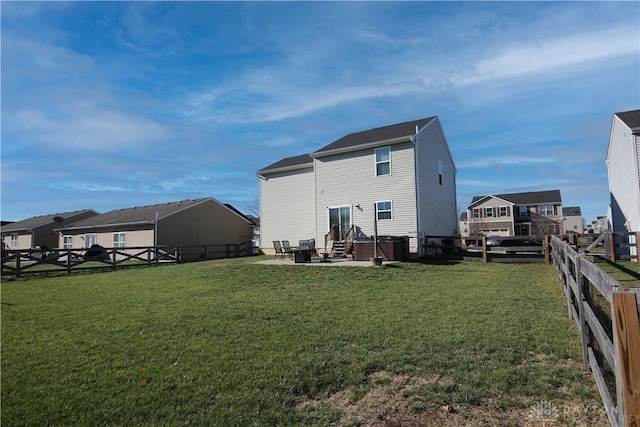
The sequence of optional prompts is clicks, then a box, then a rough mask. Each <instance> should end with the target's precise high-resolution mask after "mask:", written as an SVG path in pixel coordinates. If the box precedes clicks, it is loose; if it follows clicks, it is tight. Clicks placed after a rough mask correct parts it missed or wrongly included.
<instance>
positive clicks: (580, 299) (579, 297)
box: [569, 256, 589, 368]
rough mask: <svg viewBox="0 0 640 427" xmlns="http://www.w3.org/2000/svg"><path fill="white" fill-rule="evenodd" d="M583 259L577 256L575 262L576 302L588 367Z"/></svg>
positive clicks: (585, 364)
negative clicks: (582, 271)
mask: <svg viewBox="0 0 640 427" xmlns="http://www.w3.org/2000/svg"><path fill="white" fill-rule="evenodd" d="M581 261H582V257H580V256H577V257H576V262H575V263H574V267H575V274H576V276H575V281H576V285H577V286H576V287H577V288H578V294H577V295H576V300H577V301H576V302H577V303H578V307H577V308H578V324H579V325H580V331H579V332H580V339H581V340H582V363H584V366H585V367H586V368H588V367H589V353H588V344H589V336H588V334H587V327H586V322H585V319H584V301H585V297H584V280H583V279H582V274H581V272H580V262H581ZM569 294H571V285H569Z"/></svg>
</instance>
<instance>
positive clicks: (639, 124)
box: [616, 110, 640, 129]
mask: <svg viewBox="0 0 640 427" xmlns="http://www.w3.org/2000/svg"><path fill="white" fill-rule="evenodd" d="M616 116H618V117H620V120H622V121H623V122H624V123H625V124H626V125H627V126H629V129H640V110H632V111H624V112H622V113H616Z"/></svg>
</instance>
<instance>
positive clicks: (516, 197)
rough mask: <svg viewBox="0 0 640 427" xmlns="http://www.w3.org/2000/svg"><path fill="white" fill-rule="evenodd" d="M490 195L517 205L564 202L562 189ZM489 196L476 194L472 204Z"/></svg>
mask: <svg viewBox="0 0 640 427" xmlns="http://www.w3.org/2000/svg"><path fill="white" fill-rule="evenodd" d="M488 196H493V197H497V198H499V199H503V200H506V201H508V202H511V203H515V204H516V205H529V204H536V203H561V202H562V197H560V190H547V191H530V192H527V193H508V194H490V195H488ZM488 196H475V197H474V198H473V200H471V204H474V203H475V202H477V201H478V200H480V199H482V198H485V197H488Z"/></svg>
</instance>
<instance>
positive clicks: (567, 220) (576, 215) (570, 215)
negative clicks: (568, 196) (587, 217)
mask: <svg viewBox="0 0 640 427" xmlns="http://www.w3.org/2000/svg"><path fill="white" fill-rule="evenodd" d="M562 222H563V224H564V232H565V233H578V234H582V233H584V221H583V219H582V210H581V209H580V206H568V207H566V208H562Z"/></svg>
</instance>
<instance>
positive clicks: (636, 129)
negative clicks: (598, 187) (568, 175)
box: [606, 110, 640, 232]
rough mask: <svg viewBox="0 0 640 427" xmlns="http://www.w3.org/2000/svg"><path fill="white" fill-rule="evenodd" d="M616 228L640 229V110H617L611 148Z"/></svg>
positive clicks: (609, 161) (612, 206)
mask: <svg viewBox="0 0 640 427" xmlns="http://www.w3.org/2000/svg"><path fill="white" fill-rule="evenodd" d="M606 163H607V170H608V175H609V194H610V197H611V201H610V203H611V204H610V206H609V212H610V215H611V218H610V219H611V222H612V226H613V231H616V232H624V231H634V232H638V231H640V110H633V111H625V112H621V113H615V114H614V115H613V121H612V123H611V133H610V136H609V147H608V149H607V160H606Z"/></svg>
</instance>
